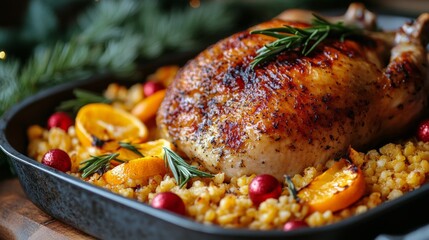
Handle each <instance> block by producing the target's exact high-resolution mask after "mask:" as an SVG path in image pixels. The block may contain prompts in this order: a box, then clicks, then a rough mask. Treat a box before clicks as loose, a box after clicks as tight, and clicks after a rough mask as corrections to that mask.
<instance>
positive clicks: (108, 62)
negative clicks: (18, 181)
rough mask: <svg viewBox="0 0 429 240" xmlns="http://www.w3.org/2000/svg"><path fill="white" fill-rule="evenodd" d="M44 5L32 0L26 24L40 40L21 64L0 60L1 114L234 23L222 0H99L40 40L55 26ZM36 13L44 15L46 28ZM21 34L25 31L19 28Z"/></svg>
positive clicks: (128, 71) (131, 69)
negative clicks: (171, 4) (167, 3)
mask: <svg viewBox="0 0 429 240" xmlns="http://www.w3.org/2000/svg"><path fill="white" fill-rule="evenodd" d="M48 9H49V8H48V7H46V6H45V5H44V4H42V1H41V0H35V1H31V4H30V6H29V11H28V14H27V16H26V20H25V24H24V26H30V28H31V29H33V31H32V32H31V35H32V36H33V37H34V38H33V40H34V41H35V42H39V41H40V42H43V43H42V44H39V45H38V46H37V47H36V48H35V49H34V52H33V54H32V55H31V56H30V57H29V58H28V60H27V61H26V62H25V63H22V64H21V63H20V62H19V61H18V60H13V59H8V60H7V61H3V62H0V84H1V85H2V86H5V87H4V88H3V89H4V90H2V92H1V95H0V100H1V104H0V114H3V112H4V111H5V110H6V109H7V108H9V107H10V106H11V105H12V104H14V103H15V102H16V101H18V100H21V99H22V98H24V97H26V96H29V95H31V94H33V93H35V92H37V91H39V90H40V89H43V88H46V87H48V86H52V85H54V84H58V83H62V82H66V81H72V80H77V79H82V78H85V77H89V76H91V75H95V74H99V73H106V72H109V73H112V74H116V75H122V76H133V75H135V74H136V72H137V70H138V69H137V62H138V60H139V59H151V58H155V57H159V56H160V55H162V54H165V53H171V52H181V51H189V50H193V49H195V48H197V47H201V46H203V45H204V44H206V43H205V41H206V40H207V39H209V38H210V37H215V36H219V35H220V34H222V33H225V32H226V31H227V30H229V29H231V27H232V26H233V17H232V14H230V13H228V11H227V8H226V7H225V6H224V5H222V4H214V3H211V2H210V3H207V4H203V5H202V6H201V7H200V8H197V9H192V8H190V7H183V8H172V9H167V10H166V9H165V8H162V7H161V4H160V3H159V2H158V1H149V0H147V1H137V0H122V1H119V0H116V1H114V0H112V1H99V2H96V3H94V5H93V6H91V7H89V8H88V9H86V10H85V11H84V12H83V13H82V14H81V15H79V16H78V17H77V19H76V24H75V25H74V27H72V28H71V29H70V30H69V31H68V36H69V37H67V38H66V39H64V40H61V39H57V40H56V41H52V39H51V40H50V41H43V40H46V36H47V35H48V33H51V32H52V29H55V28H56V26H57V23H56V21H55V20H54V16H53V14H52V12H50V13H48V12H49V10H48ZM41 14H42V15H44V16H45V17H41ZM36 17H40V19H45V20H43V21H46V23H45V22H43V24H42V25H44V26H45V27H44V28H43V27H42V26H41V25H40V24H38V23H37V21H36V20H35V18H36ZM25 28H26V27H25ZM20 35H22V36H25V35H28V34H27V33H26V30H22V31H21V32H20ZM26 38H27V37H23V38H21V39H26ZM27 40H28V41H30V36H28V39H27Z"/></svg>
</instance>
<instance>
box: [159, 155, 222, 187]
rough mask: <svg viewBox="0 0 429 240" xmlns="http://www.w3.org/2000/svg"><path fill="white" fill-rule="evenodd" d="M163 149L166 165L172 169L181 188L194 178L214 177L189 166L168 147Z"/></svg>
mask: <svg viewBox="0 0 429 240" xmlns="http://www.w3.org/2000/svg"><path fill="white" fill-rule="evenodd" d="M163 149H164V153H165V154H164V161H165V164H166V165H168V167H169V168H170V170H171V172H172V173H173V175H174V178H175V179H176V181H177V184H178V185H179V187H180V188H182V187H183V186H184V185H185V184H186V183H187V182H188V181H189V180H190V179H191V178H193V177H214V176H213V175H212V174H210V173H206V172H203V171H200V170H198V169H197V168H196V167H195V166H191V165H189V164H188V163H187V162H185V160H183V158H181V157H180V156H179V155H177V153H175V152H174V151H172V150H171V149H169V148H167V147H163Z"/></svg>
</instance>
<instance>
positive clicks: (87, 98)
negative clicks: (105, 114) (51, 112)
mask: <svg viewBox="0 0 429 240" xmlns="http://www.w3.org/2000/svg"><path fill="white" fill-rule="evenodd" d="M73 94H74V95H75V97H76V98H75V99H70V100H67V101H64V102H61V103H60V105H59V106H58V107H57V111H70V110H71V111H73V112H77V111H78V110H79V109H80V108H81V107H82V106H84V105H86V104H89V103H112V100H110V99H108V98H105V97H103V96H101V95H99V94H97V93H94V92H91V91H87V90H82V89H75V90H74V91H73Z"/></svg>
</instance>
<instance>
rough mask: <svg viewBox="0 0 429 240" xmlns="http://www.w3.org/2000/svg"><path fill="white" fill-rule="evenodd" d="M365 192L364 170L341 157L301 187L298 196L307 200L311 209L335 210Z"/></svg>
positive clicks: (355, 199)
mask: <svg viewBox="0 0 429 240" xmlns="http://www.w3.org/2000/svg"><path fill="white" fill-rule="evenodd" d="M364 193H365V178H364V176H363V173H362V171H361V170H360V169H359V168H358V167H357V166H356V165H354V164H353V163H350V162H348V161H347V160H345V159H341V160H340V161H338V162H336V163H334V164H333V165H332V167H330V168H329V169H328V170H326V171H325V172H324V173H322V174H321V175H319V176H317V177H316V178H315V179H314V180H313V181H312V182H311V183H310V184H309V185H307V186H306V187H304V188H303V189H301V190H300V191H299V192H298V197H299V198H300V199H301V200H303V201H304V202H307V204H308V205H309V206H310V211H319V212H324V211H327V210H330V211H332V212H334V211H337V210H341V209H343V208H346V207H348V206H350V205H351V204H353V203H354V202H356V201H357V200H359V199H360V198H361V197H362V196H363V194H364Z"/></svg>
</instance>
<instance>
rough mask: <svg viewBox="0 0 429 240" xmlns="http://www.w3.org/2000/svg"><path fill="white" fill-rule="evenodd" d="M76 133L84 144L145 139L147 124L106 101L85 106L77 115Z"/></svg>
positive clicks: (94, 144)
mask: <svg viewBox="0 0 429 240" xmlns="http://www.w3.org/2000/svg"><path fill="white" fill-rule="evenodd" d="M76 135H77V137H78V139H79V141H80V142H81V143H82V145H84V146H90V145H93V146H99V147H102V145H103V144H104V143H106V142H112V141H121V140H124V139H127V140H136V139H138V140H139V141H144V140H146V138H147V135H148V130H147V128H146V126H145V125H144V124H143V123H142V122H141V121H140V120H139V119H137V118H136V117H135V116H133V115H132V114H130V113H128V112H126V111H124V110H121V109H118V108H114V107H112V106H110V105H108V104H104V103H92V104H87V105H85V106H83V107H82V108H81V109H80V110H79V112H78V114H77V116H76Z"/></svg>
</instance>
